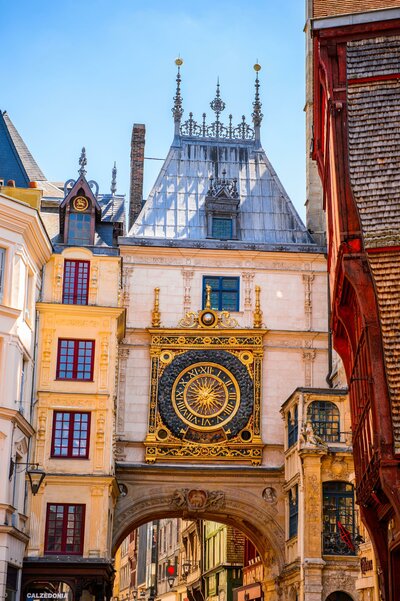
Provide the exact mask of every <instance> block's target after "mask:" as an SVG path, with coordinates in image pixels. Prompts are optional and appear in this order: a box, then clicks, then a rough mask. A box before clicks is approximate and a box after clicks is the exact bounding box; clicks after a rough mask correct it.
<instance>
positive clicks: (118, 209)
mask: <svg viewBox="0 0 400 601" xmlns="http://www.w3.org/2000/svg"><path fill="white" fill-rule="evenodd" d="M97 200H98V201H99V205H100V206H101V220H102V221H111V222H113V223H117V222H118V223H125V195H124V194H115V195H112V194H99V195H98V197H97Z"/></svg>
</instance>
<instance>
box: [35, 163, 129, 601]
mask: <svg viewBox="0 0 400 601" xmlns="http://www.w3.org/2000/svg"><path fill="white" fill-rule="evenodd" d="M85 164H86V158H85V155H84V153H83V154H82V156H81V159H80V165H81V167H80V172H79V177H78V178H77V179H76V180H75V181H74V180H72V181H71V180H70V181H69V182H67V183H66V185H65V197H64V199H63V201H62V202H61V204H59V206H58V210H57V212H56V213H54V211H51V210H49V211H48V213H46V211H45V210H42V216H43V219H44V221H45V223H46V224H47V227H48V229H49V230H51V227H54V226H55V224H56V225H57V227H56V228H55V231H54V230H53V237H52V242H53V247H54V249H55V252H54V253H53V255H52V257H51V259H50V260H49V261H48V263H47V265H46V272H45V278H44V282H43V294H42V297H41V300H40V302H38V303H37V305H36V308H37V311H38V314H39V320H38V355H37V357H38V359H37V373H36V391H35V403H34V423H35V429H36V432H35V446H34V453H33V455H32V457H33V460H34V461H35V462H36V463H37V464H38V465H39V466H40V468H41V469H42V470H43V471H44V472H45V473H46V478H45V481H44V483H43V484H42V486H41V487H40V490H39V492H38V494H37V495H36V496H31V497H30V499H29V512H30V535H31V536H30V541H29V546H28V549H27V554H26V558H25V562H24V579H23V590H24V594H25V595H26V594H28V593H42V592H44V593H52V592H59V591H61V590H63V587H64V586H65V585H67V586H68V587H69V590H70V591H71V595H72V598H73V599H74V600H78V599H81V598H82V599H93V598H95V599H96V600H97V599H103V598H104V597H108V598H109V597H110V595H111V587H112V581H113V574H114V570H113V566H112V558H111V555H110V540H111V536H112V514H113V509H114V505H115V500H116V497H117V496H118V494H119V491H118V487H117V484H116V480H115V475H114V458H113V431H114V419H115V406H116V388H115V385H116V369H117V363H118V341H119V340H120V339H121V338H122V336H123V334H124V309H123V308H121V306H120V271H121V263H120V258H119V253H118V249H117V247H116V244H115V239H116V231H117V233H119V232H120V229H119V227H120V225H121V224H118V225H117V226H116V225H115V224H114V223H113V220H112V218H111V219H107V218H105V217H104V215H105V214H106V206H104V205H101V204H100V203H99V201H98V199H97V196H96V193H93V191H92V188H93V185H92V184H93V182H91V183H90V185H89V183H88V182H87V180H86V177H85V173H86V171H85Z"/></svg>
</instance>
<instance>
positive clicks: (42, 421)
mask: <svg viewBox="0 0 400 601" xmlns="http://www.w3.org/2000/svg"><path fill="white" fill-rule="evenodd" d="M46 425H47V409H40V410H39V413H38V421H37V432H36V449H35V457H36V459H35V461H36V462H37V463H38V464H39V465H43V462H44V452H45V444H46Z"/></svg>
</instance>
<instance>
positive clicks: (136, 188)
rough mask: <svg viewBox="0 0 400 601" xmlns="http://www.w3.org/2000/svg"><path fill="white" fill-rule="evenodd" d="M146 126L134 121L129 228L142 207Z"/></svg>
mask: <svg viewBox="0 0 400 601" xmlns="http://www.w3.org/2000/svg"><path fill="white" fill-rule="evenodd" d="M145 136H146V127H145V125H143V124H142V123H134V124H133V128H132V140H131V191H130V197H129V229H130V228H131V227H132V225H133V224H134V222H135V220H136V218H137V216H138V215H139V213H140V211H141V208H142V201H143V173H144V144H145Z"/></svg>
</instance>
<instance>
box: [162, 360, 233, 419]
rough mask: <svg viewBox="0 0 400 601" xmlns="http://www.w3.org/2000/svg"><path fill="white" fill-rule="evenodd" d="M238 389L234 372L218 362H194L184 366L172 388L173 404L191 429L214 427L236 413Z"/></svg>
mask: <svg viewBox="0 0 400 601" xmlns="http://www.w3.org/2000/svg"><path fill="white" fill-rule="evenodd" d="M239 404H240V389H239V386H238V383H237V381H236V378H235V377H234V375H233V374H232V373H231V372H230V371H229V370H228V369H227V368H226V367H224V366H222V365H218V364H217V363H196V364H194V365H191V366H190V367H187V368H186V369H184V370H183V371H182V372H181V373H180V374H179V376H178V377H177V378H176V380H175V383H174V385H173V388H172V405H173V407H174V410H175V412H176V414H177V415H178V416H179V417H180V419H181V420H182V421H183V422H184V423H185V424H187V425H188V426H190V427H191V428H193V429H194V430H203V429H207V430H217V429H220V428H222V427H223V426H224V425H226V424H227V423H228V422H229V421H230V420H231V419H232V418H233V417H234V415H235V414H236V413H237V410H238V408H239Z"/></svg>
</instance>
